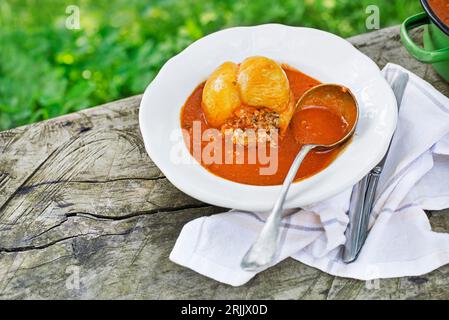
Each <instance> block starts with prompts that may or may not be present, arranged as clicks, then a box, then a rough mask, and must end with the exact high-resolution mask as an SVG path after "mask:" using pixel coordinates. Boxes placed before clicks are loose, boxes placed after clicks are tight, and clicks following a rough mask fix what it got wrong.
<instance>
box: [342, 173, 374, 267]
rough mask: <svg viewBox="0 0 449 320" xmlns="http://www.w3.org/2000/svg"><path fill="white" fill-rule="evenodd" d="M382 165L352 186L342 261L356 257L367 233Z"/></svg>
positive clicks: (346, 261)
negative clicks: (348, 225)
mask: <svg viewBox="0 0 449 320" xmlns="http://www.w3.org/2000/svg"><path fill="white" fill-rule="evenodd" d="M381 172H382V167H380V166H376V167H374V168H373V169H372V170H371V171H370V172H369V173H368V174H367V175H366V176H365V177H364V178H363V179H362V180H360V181H359V183H357V184H356V185H355V186H354V189H353V191H352V195H351V205H350V207H349V224H350V225H351V226H350V227H348V228H347V230H348V234H346V237H347V241H346V243H345V249H344V251H343V261H344V262H345V263H349V262H352V261H354V260H355V259H356V258H357V255H358V253H359V251H360V249H361V248H362V246H363V243H364V242H365V239H366V236H367V234H368V223H369V217H370V214H371V210H372V208H373V204H374V197H375V195H376V189H377V183H378V182H379V177H380V173H381Z"/></svg>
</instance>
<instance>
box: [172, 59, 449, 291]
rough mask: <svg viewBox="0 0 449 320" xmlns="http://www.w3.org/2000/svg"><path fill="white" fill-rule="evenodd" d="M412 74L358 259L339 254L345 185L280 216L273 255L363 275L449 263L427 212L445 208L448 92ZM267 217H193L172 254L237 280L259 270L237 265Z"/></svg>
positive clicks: (448, 199)
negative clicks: (277, 248)
mask: <svg viewBox="0 0 449 320" xmlns="http://www.w3.org/2000/svg"><path fill="white" fill-rule="evenodd" d="M396 70H403V71H406V72H408V71H407V70H405V69H403V68H402V67H400V66H397V65H394V64H389V65H387V66H386V67H385V68H384V69H383V70H382V73H383V74H384V75H388V73H391V72H395V71H396ZM409 74H410V81H409V84H408V86H407V89H406V91H405V94H404V98H403V100H402V106H401V109H400V113H399V122H398V126H397V129H396V133H395V135H394V138H393V142H392V147H391V152H390V154H389V156H388V160H387V163H386V165H385V168H384V170H383V173H382V176H381V179H380V182H379V189H378V190H381V193H380V196H379V197H378V200H377V202H376V204H375V207H374V211H373V215H372V217H371V221H370V226H371V230H370V233H369V235H368V238H367V240H366V243H365V245H364V247H363V249H362V251H361V253H360V255H359V258H358V259H357V260H356V262H354V263H351V264H345V263H343V262H342V260H341V254H342V247H343V244H344V243H345V235H344V232H345V230H346V227H347V224H348V216H347V211H348V207H349V199H350V195H351V190H347V191H345V192H343V193H342V194H340V195H338V196H336V197H334V198H332V199H329V200H327V201H324V202H322V203H319V204H316V205H312V206H309V207H307V208H303V209H297V210H295V211H294V212H293V214H291V215H288V216H287V217H286V218H284V220H283V226H282V227H283V230H282V239H281V246H280V247H281V250H280V254H279V256H278V259H277V262H279V261H281V260H283V259H285V258H287V257H292V258H294V259H296V260H298V261H300V262H302V263H305V264H307V265H309V266H312V267H315V268H318V269H320V270H322V271H324V272H327V273H330V274H332V275H336V276H341V277H350V278H356V279H361V280H371V279H379V278H391V277H401V276H414V275H421V274H424V273H427V272H430V271H432V270H434V269H436V268H438V267H440V266H442V265H444V264H447V263H449V234H445V233H437V232H433V231H432V230H431V226H430V223H429V220H428V218H427V216H426V214H425V212H424V210H440V209H444V208H447V207H449V99H448V98H446V97H445V96H444V95H442V94H441V93H440V92H438V91H437V90H436V89H435V88H433V87H432V86H431V85H430V84H429V83H427V82H425V81H424V80H422V79H420V78H419V77H418V76H416V75H414V74H412V73H410V72H409ZM265 218H266V216H265V215H264V214H259V213H252V212H241V211H235V210H233V211H229V212H226V213H222V214H217V215H212V216H208V217H202V218H198V219H195V220H193V221H191V222H189V223H188V224H187V225H185V226H184V228H183V229H182V231H181V234H180V235H179V238H178V240H177V241H176V244H175V247H174V248H173V251H172V252H171V254H170V259H171V260H172V261H173V262H175V263H178V264H180V265H182V266H185V267H187V268H190V269H192V270H195V271H196V272H198V273H200V274H203V275H205V276H207V277H210V278H213V279H215V280H217V281H220V282H223V283H227V284H230V285H233V286H239V285H242V284H244V283H246V282H247V281H248V280H250V279H251V278H252V277H253V276H255V274H256V273H254V272H247V271H244V270H242V269H241V268H240V261H241V259H242V257H243V256H244V254H245V253H246V251H247V250H248V248H249V247H250V245H251V244H252V243H253V242H254V240H255V239H256V236H257V234H258V233H259V231H260V229H261V227H262V225H263V222H264V219H265ZM277 262H276V263H277Z"/></svg>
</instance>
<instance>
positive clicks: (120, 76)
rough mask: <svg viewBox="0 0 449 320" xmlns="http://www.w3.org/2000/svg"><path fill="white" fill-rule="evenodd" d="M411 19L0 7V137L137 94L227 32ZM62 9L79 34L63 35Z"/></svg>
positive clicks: (344, 3)
mask: <svg viewBox="0 0 449 320" xmlns="http://www.w3.org/2000/svg"><path fill="white" fill-rule="evenodd" d="M370 4H375V5H378V6H379V8H380V22H381V27H386V26H390V25H394V24H398V23H400V22H402V20H403V19H405V18H406V17H407V16H409V15H411V14H413V13H417V12H419V11H420V10H421V9H420V5H419V1H418V0H286V1H274V0H232V1H230V0H215V1H207V0H184V1H182V0H177V1H173V0H172V1H170V0H165V1H159V0H107V1H105V0H96V1H95V0H69V1H66V0H0V130H5V129H8V128H12V127H16V126H19V125H23V124H27V123H31V122H34V121H39V120H43V119H48V118H51V117H55V116H58V115H61V114H65V113H68V112H74V111H77V110H80V109H83V108H86V107H89V106H95V105H98V104H101V103H104V102H108V101H112V100H116V99H119V98H123V97H127V96H130V95H134V94H138V93H141V92H142V91H143V90H144V89H145V87H146V85H147V84H148V83H149V82H150V81H151V80H152V79H153V78H154V76H155V75H156V74H157V72H158V70H159V69H160V67H161V66H162V65H163V64H164V62H165V61H167V60H168V59H169V58H170V57H171V56H173V55H174V54H176V53H177V52H179V51H181V50H182V49H183V48H185V47H186V46H188V45H189V44H190V43H191V42H193V41H195V40H196V39H198V38H201V37H202V36H204V35H206V34H208V33H211V32H214V31H216V30H220V29H223V28H227V27H232V26H238V25H255V24H261V23H268V22H277V23H284V24H288V25H295V26H309V27H314V28H320V29H323V30H327V31H330V32H333V33H336V34H339V35H341V36H344V37H347V36H351V35H354V34H358V33H363V32H367V31H368V30H366V27H365V19H366V17H367V14H366V12H365V10H366V7H367V6H368V5H370ZM68 5H77V6H79V8H80V13H81V14H80V17H81V30H77V31H73V30H67V29H66V28H65V20H66V18H67V15H66V13H65V10H66V7H67V6H68Z"/></svg>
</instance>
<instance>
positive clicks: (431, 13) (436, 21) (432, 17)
mask: <svg viewBox="0 0 449 320" xmlns="http://www.w3.org/2000/svg"><path fill="white" fill-rule="evenodd" d="M420 2H421V5H422V7H423V8H424V10H425V11H426V13H427V15H428V16H429V18H430V20H431V21H432V22H433V23H434V24H435V25H436V26H437V27H438V28H439V29H440V30H441V31H443V32H444V33H445V34H446V35H447V36H449V25H447V24H445V23H444V22H443V21H441V19H440V18H439V17H438V15H437V14H436V13H435V11H433V9H432V6H431V5H430V4H429V1H428V0H420Z"/></svg>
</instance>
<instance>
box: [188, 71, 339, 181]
mask: <svg viewBox="0 0 449 320" xmlns="http://www.w3.org/2000/svg"><path fill="white" fill-rule="evenodd" d="M282 67H283V69H284V71H285V73H286V75H287V77H288V80H289V83H290V88H291V90H292V92H293V95H294V97H295V100H296V101H298V100H299V98H300V97H301V96H302V95H303V94H304V92H306V91H307V90H308V89H310V88H312V87H315V86H317V85H319V84H320V82H319V81H317V80H315V79H313V78H311V77H309V76H307V75H306V74H304V73H302V72H300V71H297V70H295V69H293V68H291V67H288V66H285V65H283V66H282ZM204 84H205V83H202V84H200V85H199V86H198V87H197V88H196V89H195V90H194V91H193V93H192V94H191V96H190V97H189V98H188V99H187V101H186V103H185V105H184V107H183V109H182V111H181V127H182V128H183V129H185V130H186V132H188V133H189V135H188V137H186V139H190V141H186V144H187V146H188V147H189V149H190V153H191V154H192V155H193V156H194V157H195V158H196V159H197V160H198V161H199V162H200V163H201V165H202V166H203V167H205V168H206V169H207V170H208V171H210V172H211V173H213V174H215V175H217V176H219V177H222V178H224V179H227V180H231V181H234V182H238V183H243V184H249V185H259V186H268V185H279V184H282V183H283V181H284V179H285V176H286V175H287V172H288V170H289V169H290V166H291V164H292V162H293V160H294V159H295V157H296V155H297V153H298V151H299V150H300V148H301V146H302V145H303V143H304V142H305V140H304V139H308V138H310V135H313V134H316V133H317V132H318V135H320V137H319V139H321V140H322V141H323V142H328V141H330V140H332V139H335V138H336V137H338V139H336V140H339V139H340V138H341V137H342V136H344V134H343V132H344V131H345V130H346V127H347V123H345V121H344V120H343V119H342V118H341V117H339V116H337V114H334V113H333V112H331V111H328V110H326V109H325V108H322V107H314V106H310V107H307V108H304V109H303V110H300V111H298V112H296V113H295V115H294V116H293V118H292V121H291V123H290V125H289V127H288V129H287V131H286V133H285V136H284V137H283V138H279V141H278V149H277V151H278V152H277V170H275V172H273V174H268V175H266V174H261V171H260V169H261V168H264V167H265V168H266V167H268V166H269V165H268V164H267V163H266V162H265V163H263V162H262V161H260V160H259V159H256V162H255V163H250V162H249V161H248V152H249V151H254V150H253V149H251V148H254V147H251V146H247V147H241V148H242V149H243V154H244V159H245V161H244V162H243V163H237V161H236V159H237V158H238V156H241V154H239V152H241V151H242V150H240V151H239V150H233V151H231V152H232V153H233V154H232V155H229V154H228V156H231V157H232V158H233V160H234V161H232V163H226V162H225V161H224V159H225V156H226V155H225V154H224V153H225V152H223V154H221V155H219V156H218V157H219V158H220V156H221V158H222V159H223V161H222V162H221V163H205V161H203V159H202V157H198V156H195V153H194V148H195V147H197V148H199V147H202V148H204V147H205V146H206V145H207V144H208V143H209V142H207V141H206V142H204V141H197V140H198V139H194V134H193V122H194V121H199V122H200V123H201V132H204V130H206V129H208V128H210V126H208V124H207V121H206V119H205V116H204V114H203V110H202V107H201V101H202V92H203V88H204ZM301 137H303V140H301ZM313 138H315V139H316V138H317V137H313ZM220 143H222V144H223V146H224V144H225V142H224V141H220ZM343 148H344V146H340V147H337V148H335V149H332V150H328V151H316V150H312V151H311V152H310V153H309V154H308V155H307V157H306V158H305V159H304V161H303V163H302V164H301V167H300V169H299V170H298V173H297V174H296V177H295V181H298V180H301V179H304V178H307V177H310V176H312V175H314V174H316V173H318V172H320V171H321V170H323V169H324V168H326V167H327V166H328V165H329V164H330V163H331V162H332V161H333V160H334V159H335V158H336V157H337V156H338V154H339V153H340V151H341V150H342V149H343ZM223 150H224V149H223ZM273 150H276V149H270V148H268V155H271V153H270V152H273Z"/></svg>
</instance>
